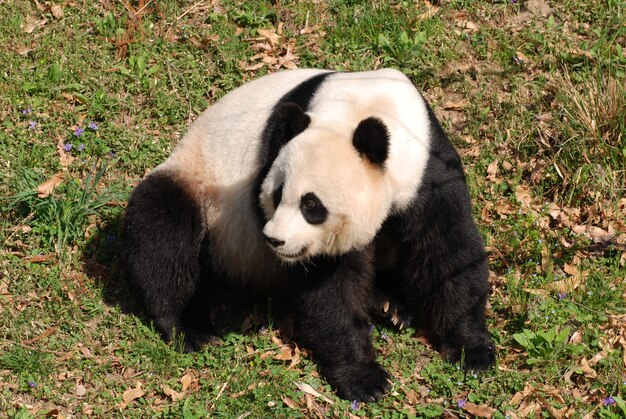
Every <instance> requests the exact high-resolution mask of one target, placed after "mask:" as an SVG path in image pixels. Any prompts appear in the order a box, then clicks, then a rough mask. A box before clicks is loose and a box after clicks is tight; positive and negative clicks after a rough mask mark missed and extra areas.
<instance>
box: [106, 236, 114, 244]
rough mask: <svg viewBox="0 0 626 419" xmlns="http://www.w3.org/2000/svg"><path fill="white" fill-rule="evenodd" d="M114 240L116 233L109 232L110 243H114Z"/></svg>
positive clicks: (108, 240)
mask: <svg viewBox="0 0 626 419" xmlns="http://www.w3.org/2000/svg"><path fill="white" fill-rule="evenodd" d="M114 241H115V235H114V234H109V235H108V236H107V242H108V243H109V244H111V243H113V242H114Z"/></svg>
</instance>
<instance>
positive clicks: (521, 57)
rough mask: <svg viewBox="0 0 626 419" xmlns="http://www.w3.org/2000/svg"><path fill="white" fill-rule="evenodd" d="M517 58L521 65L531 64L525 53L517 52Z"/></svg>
mask: <svg viewBox="0 0 626 419" xmlns="http://www.w3.org/2000/svg"><path fill="white" fill-rule="evenodd" d="M515 58H516V59H517V61H518V62H520V63H528V62H529V60H528V57H526V55H524V53H523V52H522V51H516V52H515Z"/></svg>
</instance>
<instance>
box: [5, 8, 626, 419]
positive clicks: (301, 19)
mask: <svg viewBox="0 0 626 419" xmlns="http://www.w3.org/2000/svg"><path fill="white" fill-rule="evenodd" d="M241 4H244V5H243V6H242V5H241ZM625 11H626V2H624V1H619V0H604V1H595V0H579V1H573V0H563V1H550V0H526V1H523V0H517V1H516V0H499V1H498V0H491V1H486V0H481V1H466V0H439V1H431V2H428V1H422V0H419V1H418V0H415V1H393V2H358V1H353V0H330V1H319V0H310V1H299V2H269V1H259V2H245V3H244V2H235V1H227V0H222V1H220V0H213V1H202V0H200V1H173V0H163V1H153V0H133V1H130V0H128V1H122V0H120V1H114V0H100V1H84V0H83V1H81V0H57V1H56V2H50V1H44V0H39V1H37V0H33V1H26V0H16V1H12V2H2V3H0V43H1V44H2V45H3V46H4V47H3V48H1V49H0V60H1V62H2V67H1V68H2V71H1V72H0V92H1V94H0V121H1V125H2V126H1V128H0V168H1V169H0V226H1V228H0V238H1V240H2V242H3V243H4V244H3V247H2V248H1V249H0V412H6V414H7V415H8V416H10V417H13V416H15V417H30V416H44V415H48V416H52V417H68V416H93V417H122V416H124V417H140V416H164V417H181V416H182V417H204V416H218V415H223V416H227V417H236V416H239V417H245V416H248V415H251V416H252V417H264V416H282V417H292V416H300V417H315V416H319V417H324V416H326V417H337V416H349V417H355V416H358V417H388V416H397V417H401V416H405V415H414V416H417V417H428V416H432V417H440V416H445V417H471V416H474V415H476V416H481V417H495V418H503V417H509V418H515V417H526V416H531V417H538V416H546V417H585V416H586V417H591V416H598V417H603V418H612V417H616V418H617V417H623V415H626V405H625V402H624V399H625V397H624V393H625V392H626V373H625V372H624V371H626V365H625V363H626V266H625V265H626V238H625V234H624V233H625V232H626V197H625V195H624V189H625V186H626V185H625V184H626V175H625V173H626V100H625V99H624V98H625V97H626V84H625V79H626V25H624V22H626V12H625ZM295 67H320V68H321V67H324V68H331V69H336V70H369V69H374V68H380V67H395V68H398V69H400V70H401V71H403V72H404V73H405V74H407V75H408V76H409V77H410V78H411V79H412V80H413V81H414V82H415V84H416V85H417V86H418V87H419V88H420V89H421V90H422V91H423V92H424V94H425V96H426V97H427V98H428V100H429V101H430V102H431V103H432V105H433V107H434V109H435V113H436V114H437V115H438V116H439V117H440V118H441V119H442V121H443V125H444V128H445V129H446V131H447V132H448V133H449V134H450V137H451V138H452V140H453V142H454V143H455V145H456V146H457V148H458V149H459V152H460V153H461V156H462V158H463V161H464V163H465V167H466V172H467V177H468V182H469V186H470V190H471V193H472V197H473V205H474V210H475V216H476V219H477V221H478V223H479V227H480V229H481V233H482V234H483V237H484V239H485V243H486V246H487V249H488V251H489V266H490V270H491V275H490V283H491V286H492V295H491V297H490V300H489V301H490V302H489V307H488V313H487V316H488V322H489V327H490V330H491V332H492V334H493V337H494V340H495V341H496V343H497V350H498V363H497V366H496V367H494V368H493V369H491V370H489V371H487V372H485V373H481V374H472V373H470V374H464V373H463V372H462V371H460V370H459V369H458V368H457V366H454V365H450V364H447V363H445V362H444V361H443V360H442V359H441V357H440V356H439V355H438V354H437V353H436V352H434V351H433V350H432V349H431V347H430V346H429V344H428V342H427V341H426V340H425V339H424V338H423V337H422V336H420V334H419V332H417V331H415V330H412V329H408V330H405V331H403V332H396V331H393V330H390V329H386V328H384V327H381V326H376V327H374V328H373V330H372V336H373V340H374V343H375V346H376V349H377V351H378V353H379V355H380V356H379V360H380V362H381V363H382V364H383V365H384V367H385V368H386V369H387V370H388V371H390V373H391V374H392V376H393V387H392V390H391V392H390V393H389V394H388V395H387V396H386V397H384V398H383V399H382V400H380V401H379V402H377V403H371V404H363V403H362V404H356V403H350V402H349V401H342V400H340V399H338V398H337V397H336V396H335V395H334V394H333V392H332V391H331V389H330V388H329V387H328V385H327V384H326V383H325V382H324V381H323V380H322V379H321V378H320V377H319V375H318V374H317V372H316V368H315V365H314V364H313V363H312V362H311V359H310V357H309V356H308V354H307V353H306V352H305V351H301V350H300V349H299V348H295V347H292V346H289V345H288V344H286V343H285V342H283V341H282V340H281V339H280V335H279V334H278V332H277V331H276V329H275V328H274V327H273V325H272V324H271V322H268V321H267V319H264V318H260V319H259V318H251V319H249V321H248V322H247V326H248V327H247V330H248V331H250V330H253V331H256V332H257V333H243V334H240V333H237V334H230V335H228V336H226V337H225V338H224V340H223V342H222V343H221V344H219V345H214V346H211V347H209V348H207V349H206V350H204V351H202V352H200V353H195V354H182V353H180V352H179V351H177V348H176V345H167V344H165V343H164V342H163V341H162V340H161V339H160V338H159V336H158V334H157V333H156V332H155V331H154V329H153V328H152V327H151V325H150V323H149V321H147V320H146V318H145V317H143V316H142V315H141V314H140V313H137V311H136V309H135V307H134V306H133V303H132V301H131V300H130V299H129V298H128V291H127V289H126V288H125V286H124V284H123V283H122V282H121V281H120V275H119V271H118V269H117V267H116V263H115V261H116V252H117V248H118V246H119V243H118V242H119V235H118V234H119V226H120V216H121V214H122V213H123V210H124V206H125V204H126V201H127V199H128V196H129V192H130V190H131V188H132V186H133V185H134V184H136V182H137V181H138V180H139V179H141V178H142V177H143V176H144V175H145V174H146V173H147V172H148V171H149V170H150V169H151V168H152V167H154V166H155V165H156V164H158V163H160V162H162V161H163V160H164V159H165V158H166V157H167V155H168V154H169V152H170V151H171V149H172V147H173V146H174V145H175V144H176V142H177V141H178V140H179V139H180V137H181V133H183V132H184V131H185V129H186V127H187V126H188V124H189V123H190V121H192V120H193V119H194V117H195V116H196V115H198V114H199V113H200V112H201V111H202V110H203V109H204V108H206V107H207V106H208V105H209V104H211V103H213V102H214V101H215V100H217V99H218V98H219V97H221V96H223V95H224V94H225V93H226V92H228V91H229V90H231V89H233V88H235V87H236V86H239V85H240V84H242V83H244V82H245V81H248V80H251V79H253V78H255V77H259V76H261V75H263V74H266V73H268V72H272V71H276V70H279V69H289V68H295Z"/></svg>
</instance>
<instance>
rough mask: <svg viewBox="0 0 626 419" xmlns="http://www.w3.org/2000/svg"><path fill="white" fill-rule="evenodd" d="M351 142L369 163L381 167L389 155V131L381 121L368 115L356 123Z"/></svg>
mask: <svg viewBox="0 0 626 419" xmlns="http://www.w3.org/2000/svg"><path fill="white" fill-rule="evenodd" d="M352 144H353V145H354V148H356V149H357V151H358V152H359V154H360V155H361V156H362V157H365V158H366V159H367V160H368V161H369V162H370V163H372V164H375V165H377V166H380V167H383V166H384V164H385V161H386V160H387V157H388V156H389V131H388V130H387V126H386V125H385V123H384V122H383V121H381V120H380V119H378V118H374V117H373V116H372V117H369V118H366V119H364V120H362V121H361V122H359V125H357V127H356V130H355V131H354V136H353V137H352Z"/></svg>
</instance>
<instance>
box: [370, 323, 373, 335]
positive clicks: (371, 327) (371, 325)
mask: <svg viewBox="0 0 626 419" xmlns="http://www.w3.org/2000/svg"><path fill="white" fill-rule="evenodd" d="M373 331H374V325H373V324H372V323H370V335H371V334H372V332H373Z"/></svg>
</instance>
